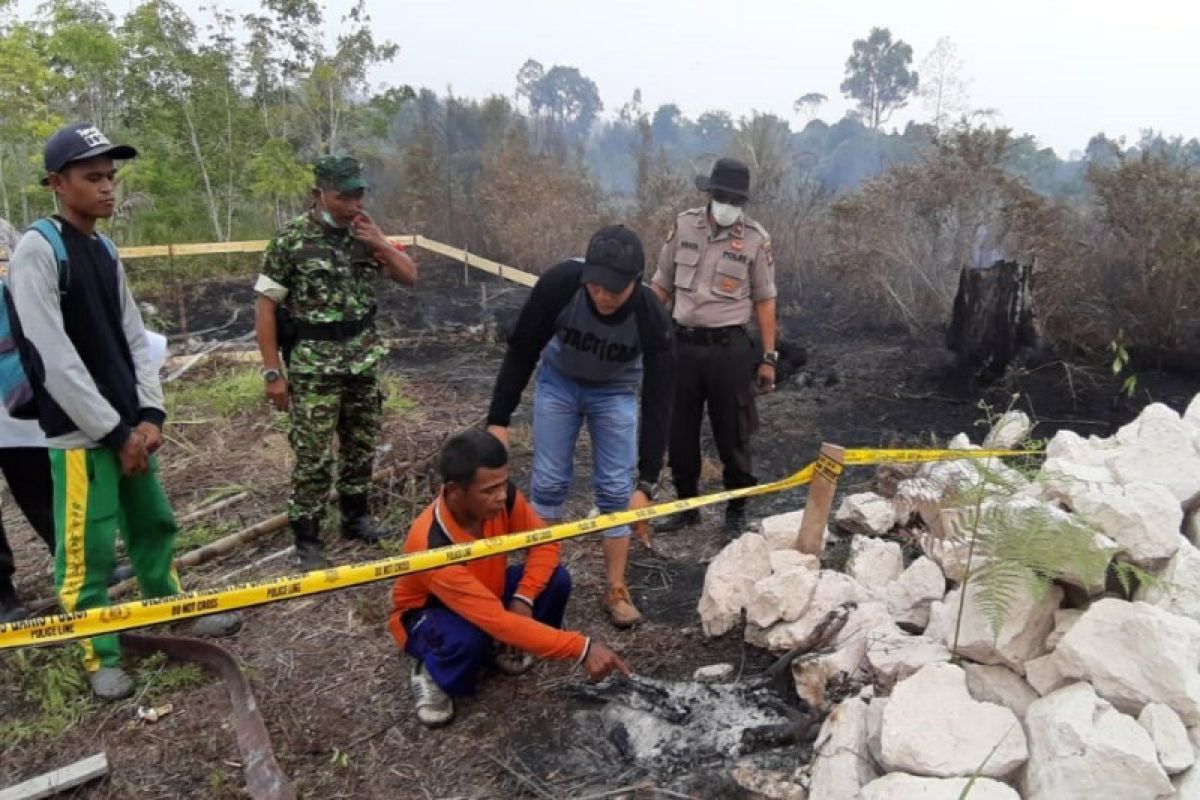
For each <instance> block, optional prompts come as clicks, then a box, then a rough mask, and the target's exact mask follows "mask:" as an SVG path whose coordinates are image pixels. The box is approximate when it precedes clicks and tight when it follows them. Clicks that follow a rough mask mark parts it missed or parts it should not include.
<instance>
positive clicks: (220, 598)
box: [0, 449, 1039, 650]
mask: <svg viewBox="0 0 1200 800" xmlns="http://www.w3.org/2000/svg"><path fill="white" fill-rule="evenodd" d="M1037 454H1039V451H1032V450H878V449H856V450H846V451H845V456H844V458H845V466H863V465H871V464H884V463H907V464H913V463H920V462H930V461H958V460H962V459H976V458H1006V457H1011V456H1023V455H1037ZM842 469H843V465H842V464H838V463H836V462H834V461H832V460H830V459H828V458H827V457H826V456H824V455H822V456H821V457H820V458H818V459H817V461H814V462H812V463H811V464H809V465H808V466H806V467H804V468H803V469H801V470H800V471H799V472H795V473H793V474H791V475H789V476H787V477H786V478H782V479H781V480H777V481H775V482H773V483H765V484H760V485H758V486H749V487H746V488H744V489H731V490H728V491H724V492H716V493H715V494H708V495H704V496H703V497H692V498H689V499H686V500H672V501H670V502H666V503H659V504H657V505H653V506H648V507H646V508H640V509H637V510H635V511H618V512H614V513H611V514H604V515H601V516H599V517H595V518H593V519H585V520H580V521H578V522H567V523H563V524H560V525H553V526H550V527H548V528H539V529H537V530H532V531H525V532H523V533H511V534H506V535H504V536H497V537H494V538H490V539H481V540H479V541H475V542H471V543H468V544H462V545H449V546H447V547H438V548H435V549H432V550H423V551H421V552H417V553H409V554H406V555H401V556H393V557H390V558H382V559H379V560H377V561H368V562H365V563H362V564H351V565H347V566H341V567H332V568H330V569H325V570H314V571H313V572H306V573H301V574H297V575H281V576H279V577H275V578H265V579H263V580H257V581H250V582H247V583H240V584H234V585H230V586H217V587H213V588H210V589H198V590H196V591H192V592H184V593H182V594H178V595H172V596H170V597H161V598H156V599H152V600H135V601H132V602H128V603H122V604H120V605H115V606H110V607H108V608H95V609H91V610H87V611H75V612H72V613H69V614H55V615H51V616H46V617H38V618H35V619H28V620H22V621H20V622H13V623H9V624H7V625H0V650H8V649H11V648H16V647H26V646H29V645H43V644H52V643H54V642H67V641H72V640H74V639H84V638H87V637H90V636H96V635H98V634H103V633H116V632H118V631H124V630H129V629H130V628H141V627H145V626H147V625H158V624H162V623H165V622H173V621H175V620H181V619H188V618H189V617H200V616H204V615H206V614H215V613H217V612H221V611H233V610H235V609H239V608H249V607H251V606H259V605H266V604H268V603H275V602H278V601H280V600H291V599H295V598H297V597H305V596H307V595H313V594H320V593H322V592H329V591H334V590H336V589H345V588H347V587H350V586H359V585H361V584H364V583H372V582H374V581H381V580H387V579H391V578H397V577H399V576H401V575H411V574H412V573H415V572H424V571H426V570H431V569H437V568H438V567H445V566H449V565H451V564H461V563H463V562H466V561H473V560H475V559H477V558H487V557H488V556H494V555H499V554H501V553H509V552H512V551H514V550H523V549H525V548H527V547H533V546H535V545H539V544H546V543H547V542H557V541H562V540H564V539H571V538H574V537H577V536H583V535H586V534H589V533H595V532H596V531H601V530H605V529H607V528H615V527H617V526H619V525H628V524H630V523H634V522H641V521H645V520H649V519H654V518H656V517H662V516H666V515H668V514H673V513H675V512H678V511H687V510H689V509H693V508H700V507H701V506H707V505H712V504H714V503H720V502H723V501H726V500H735V499H738V498H742V497H754V496H756V495H764V494H772V493H775V492H781V491H784V490H787V489H794V488H796V487H798V486H803V485H805V484H807V483H810V482H811V481H812V479H813V477H814V476H815V475H817V474H818V473H820V474H823V475H826V476H828V477H830V478H833V479H836V477H837V476H838V475H840V474H841V472H842Z"/></svg>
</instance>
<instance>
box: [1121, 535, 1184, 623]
mask: <svg viewBox="0 0 1200 800" xmlns="http://www.w3.org/2000/svg"><path fill="white" fill-rule="evenodd" d="M1157 577H1158V583H1155V584H1149V585H1146V586H1141V587H1139V588H1138V590H1137V592H1136V593H1135V594H1134V599H1135V600H1141V601H1143V602H1146V603H1149V604H1150V605H1152V606H1157V607H1158V608H1161V609H1163V610H1164V611H1170V612H1171V613H1172V614H1180V615H1182V616H1185V617H1188V618H1190V619H1193V620H1196V621H1197V622H1200V549H1197V548H1196V547H1195V546H1194V545H1192V544H1191V543H1190V542H1186V541H1184V542H1182V543H1181V544H1180V546H1179V549H1178V550H1177V551H1176V552H1175V555H1174V556H1172V557H1171V559H1170V560H1169V561H1168V562H1167V564H1166V566H1165V567H1163V568H1162V570H1160V571H1159V572H1158V574H1157Z"/></svg>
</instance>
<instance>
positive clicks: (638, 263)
mask: <svg viewBox="0 0 1200 800" xmlns="http://www.w3.org/2000/svg"><path fill="white" fill-rule="evenodd" d="M645 269H646V254H645V252H644V251H643V250H642V240H641V239H639V238H638V235H637V234H636V233H634V232H633V231H631V230H629V228H626V227H625V226H624V225H609V226H608V227H606V228H601V229H600V230H598V231H596V233H595V234H594V235H593V236H592V240H591V241H590V242H588V248H587V255H585V256H584V257H583V277H582V281H583V282H584V283H598V284H600V285H601V286H603V287H604V288H605V289H607V290H608V291H610V292H620V291H624V289H625V287H626V286H628V285H629V284H630V283H632V282H633V281H635V280H637V279H638V278H640V277H641V276H642V273H643V272H644V271H645Z"/></svg>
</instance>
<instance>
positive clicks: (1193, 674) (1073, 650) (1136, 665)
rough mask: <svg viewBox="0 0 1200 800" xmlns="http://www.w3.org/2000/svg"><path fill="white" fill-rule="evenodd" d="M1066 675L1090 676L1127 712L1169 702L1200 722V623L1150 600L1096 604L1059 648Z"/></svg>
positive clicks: (1193, 722)
mask: <svg viewBox="0 0 1200 800" xmlns="http://www.w3.org/2000/svg"><path fill="white" fill-rule="evenodd" d="M1054 657H1055V660H1056V661H1057V665H1058V667H1059V669H1060V670H1061V672H1062V674H1063V675H1064V676H1066V677H1069V678H1077V679H1080V680H1086V681H1090V682H1091V684H1092V685H1093V686H1094V687H1095V688H1096V692H1097V693H1098V694H1099V695H1100V696H1101V697H1103V698H1104V699H1106V700H1108V701H1109V702H1111V703H1112V704H1113V705H1114V706H1116V707H1117V708H1118V709H1120V710H1121V711H1123V712H1125V713H1128V714H1137V713H1139V712H1140V711H1141V710H1142V708H1143V707H1145V706H1146V704H1148V703H1165V704H1166V705H1168V706H1170V707H1171V709H1172V710H1173V711H1175V713H1177V714H1179V716H1180V718H1182V719H1183V721H1184V722H1185V723H1187V724H1188V725H1196V724H1200V671H1198V670H1197V665H1200V623H1197V622H1195V621H1194V620H1191V619H1188V618H1186V617H1181V616H1178V615H1176V614H1172V613H1170V612H1168V611H1163V610H1162V609H1161V608H1157V607H1155V606H1152V605H1149V604H1147V603H1127V602H1125V601H1123V600H1116V599H1113V598H1105V599H1103V600H1099V601H1097V602H1095V603H1093V604H1092V606H1091V607H1090V608H1089V609H1088V610H1087V611H1086V612H1084V614H1083V616H1082V617H1080V619H1079V621H1078V622H1076V623H1075V625H1074V626H1072V628H1071V629H1070V630H1069V631H1067V633H1066V635H1065V636H1063V637H1062V641H1060V642H1059V643H1058V647H1057V649H1055V651H1054Z"/></svg>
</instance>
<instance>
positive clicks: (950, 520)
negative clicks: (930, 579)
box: [913, 508, 981, 583]
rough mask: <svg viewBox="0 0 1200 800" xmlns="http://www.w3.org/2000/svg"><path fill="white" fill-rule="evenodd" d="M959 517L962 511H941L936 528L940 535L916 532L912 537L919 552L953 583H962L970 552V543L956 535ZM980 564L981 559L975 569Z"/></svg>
mask: <svg viewBox="0 0 1200 800" xmlns="http://www.w3.org/2000/svg"><path fill="white" fill-rule="evenodd" d="M961 515H962V509H958V508H944V509H941V512H940V516H939V517H938V520H939V522H938V525H937V527H938V530H940V531H942V533H936V532H934V531H933V530H918V531H916V532H915V534H914V536H913V538H914V539H915V540H916V543H917V547H919V548H921V552H922V553H924V554H925V556H926V557H927V558H928V559H929V560H930V561H932V562H933V563H934V564H936V565H937V566H938V567H939V568H940V569H941V570H942V574H943V575H944V576H945V577H946V578H948V579H949V580H951V581H953V582H954V583H962V581H963V579H964V578H966V576H967V558H968V556H969V554H970V551H971V545H970V543H969V542H968V541H967V540H966V539H965V538H963V537H962V536H961V535H960V534H959V533H958V530H959V528H958V526H959V524H960V522H959V520H960V519H961ZM976 556H978V554H976ZM980 563H981V559H978V558H977V559H976V562H975V565H974V566H975V568H978V567H979V565H980Z"/></svg>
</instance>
